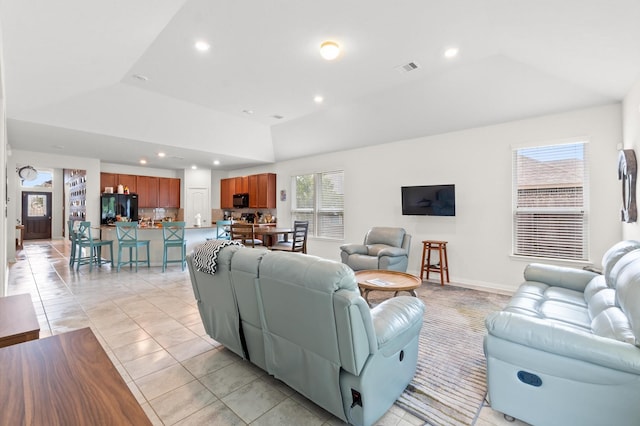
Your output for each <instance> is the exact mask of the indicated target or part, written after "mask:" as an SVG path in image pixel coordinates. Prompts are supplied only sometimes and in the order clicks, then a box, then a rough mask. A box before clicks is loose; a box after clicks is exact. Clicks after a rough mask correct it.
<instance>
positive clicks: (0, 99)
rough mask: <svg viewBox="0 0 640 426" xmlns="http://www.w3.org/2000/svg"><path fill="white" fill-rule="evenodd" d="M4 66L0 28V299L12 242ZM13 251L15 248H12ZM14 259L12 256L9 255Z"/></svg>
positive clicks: (4, 285)
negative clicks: (7, 209) (8, 203)
mask: <svg viewBox="0 0 640 426" xmlns="http://www.w3.org/2000/svg"><path fill="white" fill-rule="evenodd" d="M4 93H5V91H4V66H3V55H2V28H0V200H1V201H2V210H3V211H1V212H0V297H3V296H5V295H6V294H7V280H8V279H9V268H8V267H7V250H6V247H7V244H8V243H7V241H13V240H12V239H10V238H8V237H7V234H8V223H10V222H9V221H8V220H7V215H6V204H5V200H6V199H7V198H6V197H7V187H6V186H5V185H2V182H6V176H7V170H8V167H7V120H6V113H5V98H4ZM14 250H15V248H14ZM11 257H14V255H11Z"/></svg>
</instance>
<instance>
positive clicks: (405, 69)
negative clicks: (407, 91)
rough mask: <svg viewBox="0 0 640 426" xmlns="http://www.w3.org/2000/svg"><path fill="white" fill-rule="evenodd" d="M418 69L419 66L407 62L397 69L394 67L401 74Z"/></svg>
mask: <svg viewBox="0 0 640 426" xmlns="http://www.w3.org/2000/svg"><path fill="white" fill-rule="evenodd" d="M418 68H420V66H419V65H418V64H417V63H415V62H407V63H406V64H404V65H400V66H399V67H396V69H397V70H398V71H400V72H401V73H407V72H410V71H413V70H417V69H418Z"/></svg>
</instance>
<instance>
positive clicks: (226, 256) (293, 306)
mask: <svg viewBox="0 0 640 426" xmlns="http://www.w3.org/2000/svg"><path fill="white" fill-rule="evenodd" d="M194 255H195V252H194V253H192V254H190V255H189V256H188V258H187V264H188V267H189V273H190V275H191V282H192V285H193V291H194V294H195V297H196V300H197V301H198V309H199V311H200V315H201V317H202V321H203V324H204V327H205V330H206V332H207V334H209V336H211V337H212V338H213V339H215V340H216V341H218V342H220V343H222V344H223V345H224V346H225V347H226V348H228V349H229V350H231V351H233V352H235V353H236V354H237V355H239V356H241V357H243V358H244V359H246V360H248V361H250V362H252V363H253V364H255V365H257V366H259V367H260V368H262V369H263V370H265V371H267V372H268V373H269V374H271V375H273V376H274V377H275V378H277V379H280V380H281V381H283V382H284V383H286V384H287V385H289V386H290V387H292V388H293V389H295V390H296V391H298V392H299V393H301V394H302V395H304V396H305V397H307V398H309V399H310V400H312V401H313V402H315V403H316V404H318V405H319V406H321V407H323V408H324V409H325V410H327V411H329V412H331V413H333V414H334V415H335V416H337V417H339V418H340V419H342V420H343V421H346V422H349V423H351V424H354V425H371V424H373V423H374V422H375V421H376V420H377V419H378V418H380V417H381V416H382V415H383V414H384V413H385V412H386V411H387V410H388V409H389V407H390V406H391V405H392V404H393V403H394V401H395V400H396V399H397V398H398V397H399V396H400V394H401V393H402V391H403V390H404V389H405V387H406V386H407V384H408V383H409V382H410V380H411V379H412V377H413V375H414V374H415V369H416V364H417V357H418V335H419V332H420V328H421V327H422V322H423V314H424V304H423V303H422V302H421V301H420V300H419V299H417V298H415V297H409V296H400V297H394V298H391V299H389V300H386V301H384V302H382V303H381V304H379V305H378V306H376V307H375V308H373V309H371V308H369V306H368V305H367V303H366V302H365V300H364V299H363V298H362V297H361V296H360V292H359V291H358V287H357V283H356V280H355V276H354V273H353V271H352V270H351V269H350V268H348V267H347V266H346V265H343V264H341V263H338V262H334V261H330V260H326V259H321V258H318V257H315V256H308V255H304V254H300V253H287V252H269V251H267V250H265V249H252V248H244V247H239V246H228V247H224V248H222V249H221V250H220V251H219V253H218V255H217V271H216V272H215V274H210V273H208V272H205V271H204V270H198V268H197V267H196V266H195V265H196V264H198V263H197V262H194Z"/></svg>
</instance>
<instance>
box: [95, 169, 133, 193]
mask: <svg viewBox="0 0 640 426" xmlns="http://www.w3.org/2000/svg"><path fill="white" fill-rule="evenodd" d="M118 185H122V186H126V187H128V188H129V192H130V193H132V194H135V193H136V192H137V187H138V176H136V175H121V174H118V173H100V192H104V189H105V188H106V187H108V186H109V187H111V188H113V192H116V191H117V190H118Z"/></svg>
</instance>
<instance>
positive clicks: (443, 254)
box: [420, 240, 449, 285]
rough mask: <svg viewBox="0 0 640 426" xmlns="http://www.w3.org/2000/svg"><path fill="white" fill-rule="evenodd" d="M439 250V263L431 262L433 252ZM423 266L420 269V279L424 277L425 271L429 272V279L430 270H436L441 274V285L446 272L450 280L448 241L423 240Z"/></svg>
mask: <svg viewBox="0 0 640 426" xmlns="http://www.w3.org/2000/svg"><path fill="white" fill-rule="evenodd" d="M432 251H437V252H438V256H439V257H438V263H437V264H432V263H431V252H432ZM421 265H422V267H421V269H420V279H421V280H422V279H423V277H424V273H425V271H426V273H427V279H429V272H435V273H438V274H440V285H444V277H445V274H446V276H447V282H449V259H448V258H447V241H434V240H425V241H423V242H422V263H421Z"/></svg>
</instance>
